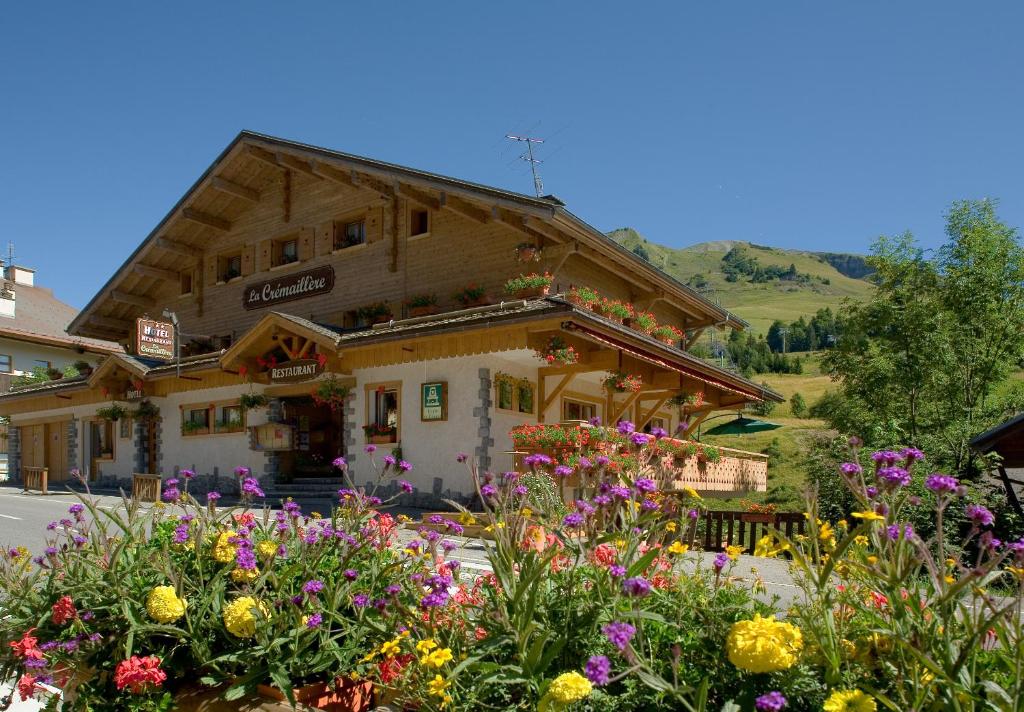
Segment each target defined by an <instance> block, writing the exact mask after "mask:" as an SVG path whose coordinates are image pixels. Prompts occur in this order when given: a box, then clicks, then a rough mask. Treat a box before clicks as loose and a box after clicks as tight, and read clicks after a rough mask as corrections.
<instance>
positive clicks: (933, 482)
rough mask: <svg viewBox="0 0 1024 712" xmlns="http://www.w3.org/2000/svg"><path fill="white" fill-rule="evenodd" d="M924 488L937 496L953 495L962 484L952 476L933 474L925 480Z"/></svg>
mask: <svg viewBox="0 0 1024 712" xmlns="http://www.w3.org/2000/svg"><path fill="white" fill-rule="evenodd" d="M924 486H925V487H927V488H928V489H930V490H931V491H932V492H935V493H936V494H952V493H954V492H956V488H957V487H959V486H960V483H959V482H957V479H956V478H955V477H953V476H951V475H943V474H942V473H939V472H933V473H932V474H930V475H928V476H927V477H925V478H924Z"/></svg>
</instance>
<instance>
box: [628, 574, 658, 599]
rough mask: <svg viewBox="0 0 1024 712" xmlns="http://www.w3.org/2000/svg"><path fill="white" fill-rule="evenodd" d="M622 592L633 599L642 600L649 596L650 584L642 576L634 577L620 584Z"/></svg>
mask: <svg viewBox="0 0 1024 712" xmlns="http://www.w3.org/2000/svg"><path fill="white" fill-rule="evenodd" d="M622 592H623V593H625V594H626V595H627V596H632V597H633V598H643V597H644V596H647V595H650V593H651V584H650V582H649V581H648V580H647V579H645V578H643V577H642V576H634V577H633V578H628V579H626V580H625V581H623V582H622Z"/></svg>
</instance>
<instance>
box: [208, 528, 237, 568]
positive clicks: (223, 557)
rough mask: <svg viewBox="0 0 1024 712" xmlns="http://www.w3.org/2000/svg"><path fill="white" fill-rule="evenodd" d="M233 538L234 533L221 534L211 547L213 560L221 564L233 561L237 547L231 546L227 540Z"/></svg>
mask: <svg viewBox="0 0 1024 712" xmlns="http://www.w3.org/2000/svg"><path fill="white" fill-rule="evenodd" d="M233 537H235V532H233V531H226V532H221V533H220V535H219V536H218V537H217V541H216V542H215V543H214V545H213V560H214V561H217V562H219V563H221V564H229V563H231V562H232V561H234V560H235V554H236V553H237V552H238V547H237V546H235V545H234V544H232V543H231V542H230V541H229V539H232V538H233Z"/></svg>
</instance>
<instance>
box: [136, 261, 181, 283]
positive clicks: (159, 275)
mask: <svg viewBox="0 0 1024 712" xmlns="http://www.w3.org/2000/svg"><path fill="white" fill-rule="evenodd" d="M132 271H133V272H135V274H141V275H143V276H145V277H153V278H154V279H163V280H166V281H168V282H177V281H178V278H179V277H180V274H179V273H178V272H176V271H174V270H172V269H163V268H161V267H154V266H153V265H144V264H136V265H134V266H133V267H132Z"/></svg>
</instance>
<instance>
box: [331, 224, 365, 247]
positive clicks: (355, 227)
mask: <svg viewBox="0 0 1024 712" xmlns="http://www.w3.org/2000/svg"><path fill="white" fill-rule="evenodd" d="M365 242H366V221H365V220H355V221H352V222H346V223H337V224H335V226H334V249H335V250H343V249H345V248H346V247H355V246H356V245H362V244H363V243H365Z"/></svg>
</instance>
